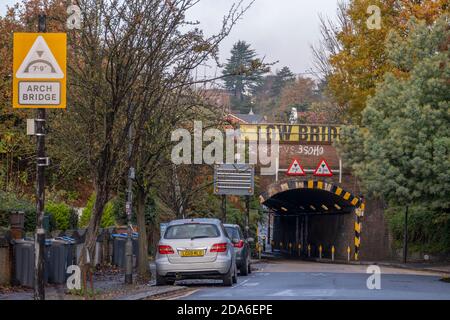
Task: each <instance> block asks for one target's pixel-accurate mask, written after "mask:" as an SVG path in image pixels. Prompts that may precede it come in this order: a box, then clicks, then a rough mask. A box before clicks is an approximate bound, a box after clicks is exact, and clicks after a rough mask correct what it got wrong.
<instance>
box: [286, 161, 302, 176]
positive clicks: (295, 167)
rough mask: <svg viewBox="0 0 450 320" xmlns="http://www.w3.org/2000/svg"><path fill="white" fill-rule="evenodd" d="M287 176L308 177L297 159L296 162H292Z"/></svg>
mask: <svg viewBox="0 0 450 320" xmlns="http://www.w3.org/2000/svg"><path fill="white" fill-rule="evenodd" d="M286 174H287V175H288V176H305V175H306V173H305V170H303V168H302V166H301V165H300V162H299V161H298V160H297V159H294V161H292V163H291V165H290V166H289V169H288V170H287V172H286Z"/></svg>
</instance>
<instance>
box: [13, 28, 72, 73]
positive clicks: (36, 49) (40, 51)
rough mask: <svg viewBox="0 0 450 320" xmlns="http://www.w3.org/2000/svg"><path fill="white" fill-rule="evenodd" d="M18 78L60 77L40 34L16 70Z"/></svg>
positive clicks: (58, 70)
mask: <svg viewBox="0 0 450 320" xmlns="http://www.w3.org/2000/svg"><path fill="white" fill-rule="evenodd" d="M16 78H18V79H62V78H64V73H63V72H62V70H61V68H60V66H59V64H58V62H57V61H56V59H55V56H54V55H53V53H52V51H51V50H50V48H49V47H48V45H47V42H45V39H44V38H43V37H42V36H38V37H37V39H36V41H35V42H34V43H33V46H32V47H31V49H30V51H28V54H27V56H26V57H25V59H24V60H23V62H22V64H21V65H20V67H19V69H18V70H17V72H16Z"/></svg>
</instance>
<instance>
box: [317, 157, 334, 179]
mask: <svg viewBox="0 0 450 320" xmlns="http://www.w3.org/2000/svg"><path fill="white" fill-rule="evenodd" d="M314 175H315V176H317V177H331V176H333V172H332V171H331V169H330V166H329V165H328V163H327V162H326V161H325V159H322V160H321V161H320V163H319V165H318V166H317V168H316V171H314Z"/></svg>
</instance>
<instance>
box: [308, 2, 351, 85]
mask: <svg viewBox="0 0 450 320" xmlns="http://www.w3.org/2000/svg"><path fill="white" fill-rule="evenodd" d="M347 9H348V4H346V2H345V1H340V2H339V3H338V8H337V21H333V20H332V19H331V18H329V17H324V16H323V15H320V14H319V20H320V34H321V40H320V42H319V43H318V44H317V45H312V46H311V50H312V53H313V63H314V67H315V69H316V70H317V71H318V72H320V73H321V74H322V77H323V78H326V77H327V76H328V75H329V74H330V73H331V72H332V67H331V64H330V62H329V58H330V56H332V55H335V54H337V53H338V52H339V51H341V49H342V48H341V44H340V42H339V39H338V34H339V32H340V31H341V30H344V29H346V28H348V27H349V26H350V21H349V19H348V16H347V14H346V11H347Z"/></svg>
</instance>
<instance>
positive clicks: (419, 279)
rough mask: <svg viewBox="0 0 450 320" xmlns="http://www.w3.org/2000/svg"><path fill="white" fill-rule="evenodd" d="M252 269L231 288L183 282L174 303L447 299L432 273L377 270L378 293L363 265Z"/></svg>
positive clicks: (448, 292) (270, 264)
mask: <svg viewBox="0 0 450 320" xmlns="http://www.w3.org/2000/svg"><path fill="white" fill-rule="evenodd" d="M254 267H255V268H257V270H256V271H255V272H253V273H252V274H250V275H249V276H247V277H239V278H238V283H237V284H236V285H234V286H233V287H221V286H218V285H217V284H214V283H206V282H205V283H204V284H203V285H202V284H199V283H198V282H197V283H189V282H184V283H183V285H184V286H187V287H190V288H191V289H193V291H192V293H191V294H186V295H184V296H183V297H180V300H228V299H233V300H450V284H449V283H446V282H443V281H441V279H442V274H441V273H439V272H435V271H423V270H421V271H417V270H407V269H401V268H395V267H385V266H380V269H381V274H380V289H372V290H371V289H369V288H368V286H367V283H368V281H370V280H369V277H370V276H371V275H372V274H367V273H366V272H367V266H365V265H355V264H351V265H344V264H331V263H317V262H311V261H299V260H277V261H270V260H266V261H262V262H260V263H257V264H255V265H254ZM371 283H372V282H371Z"/></svg>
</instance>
